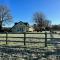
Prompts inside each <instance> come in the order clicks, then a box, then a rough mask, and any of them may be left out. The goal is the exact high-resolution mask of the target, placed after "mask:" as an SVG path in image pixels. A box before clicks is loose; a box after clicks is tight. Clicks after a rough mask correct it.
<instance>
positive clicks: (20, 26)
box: [11, 21, 29, 33]
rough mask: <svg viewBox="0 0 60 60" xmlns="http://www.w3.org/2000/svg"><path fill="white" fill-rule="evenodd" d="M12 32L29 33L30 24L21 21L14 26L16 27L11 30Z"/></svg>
mask: <svg viewBox="0 0 60 60" xmlns="http://www.w3.org/2000/svg"><path fill="white" fill-rule="evenodd" d="M11 31H12V32H15V33H19V32H28V31H29V24H28V23H25V22H22V21H20V22H18V23H15V24H14V26H13V27H12V28H11Z"/></svg>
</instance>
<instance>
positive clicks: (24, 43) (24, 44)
mask: <svg viewBox="0 0 60 60" xmlns="http://www.w3.org/2000/svg"><path fill="white" fill-rule="evenodd" d="M25 41H26V33H24V45H26V42H25Z"/></svg>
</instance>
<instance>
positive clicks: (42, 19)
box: [33, 12, 50, 31]
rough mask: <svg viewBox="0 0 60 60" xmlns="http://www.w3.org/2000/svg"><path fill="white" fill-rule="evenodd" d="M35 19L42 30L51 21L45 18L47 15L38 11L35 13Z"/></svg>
mask: <svg viewBox="0 0 60 60" xmlns="http://www.w3.org/2000/svg"><path fill="white" fill-rule="evenodd" d="M33 20H34V22H35V24H36V26H37V28H38V30H40V31H42V29H45V28H46V27H47V26H48V25H49V23H50V21H49V20H47V19H46V18H45V15H44V14H43V13H41V12H36V13H35V14H34V15H33Z"/></svg>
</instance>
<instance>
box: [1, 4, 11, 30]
mask: <svg viewBox="0 0 60 60" xmlns="http://www.w3.org/2000/svg"><path fill="white" fill-rule="evenodd" d="M11 19H12V16H11V15H10V10H9V9H8V8H7V7H6V6H4V5H0V30H2V25H3V23H6V22H8V21H11Z"/></svg>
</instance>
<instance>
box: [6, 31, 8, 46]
mask: <svg viewBox="0 0 60 60" xmlns="http://www.w3.org/2000/svg"><path fill="white" fill-rule="evenodd" d="M7 38H8V32H6V45H7Z"/></svg>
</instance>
